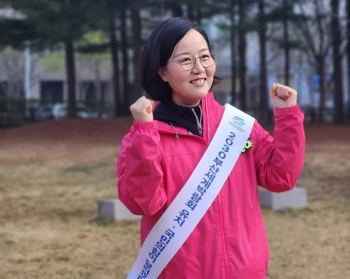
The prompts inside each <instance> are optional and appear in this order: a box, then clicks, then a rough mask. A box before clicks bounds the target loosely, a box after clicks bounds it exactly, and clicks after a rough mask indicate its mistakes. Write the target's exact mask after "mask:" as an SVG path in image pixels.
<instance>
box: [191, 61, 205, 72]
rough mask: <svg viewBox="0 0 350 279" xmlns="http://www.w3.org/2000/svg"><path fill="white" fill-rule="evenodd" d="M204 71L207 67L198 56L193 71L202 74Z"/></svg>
mask: <svg viewBox="0 0 350 279" xmlns="http://www.w3.org/2000/svg"><path fill="white" fill-rule="evenodd" d="M204 71H205V68H204V67H203V65H202V62H201V59H200V58H196V60H195V64H194V67H193V69H192V72H193V73H197V74H200V73H203V72H204Z"/></svg>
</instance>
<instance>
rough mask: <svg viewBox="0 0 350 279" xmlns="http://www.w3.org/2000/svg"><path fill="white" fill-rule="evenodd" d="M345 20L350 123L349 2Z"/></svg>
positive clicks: (349, 2)
mask: <svg viewBox="0 0 350 279" xmlns="http://www.w3.org/2000/svg"><path fill="white" fill-rule="evenodd" d="M346 18H347V22H346V23H347V28H346V31H347V38H348V40H347V46H346V52H347V58H348V61H347V62H348V63H347V64H348V65H347V66H348V111H347V113H348V122H350V0H346Z"/></svg>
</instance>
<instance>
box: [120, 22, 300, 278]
mask: <svg viewBox="0 0 350 279" xmlns="http://www.w3.org/2000/svg"><path fill="white" fill-rule="evenodd" d="M215 69H216V65H215V61H214V58H213V55H212V53H211V50H210V45H209V41H208V37H207V35H206V33H205V31H204V30H203V29H202V28H201V27H200V26H198V25H197V24H195V23H193V22H191V21H189V20H187V19H183V18H172V19H168V20H166V21H164V22H163V23H161V24H160V25H159V26H158V27H157V28H156V29H155V30H154V31H153V33H152V34H151V36H150V37H149V39H148V41H147V43H146V45H145V48H144V51H143V56H142V63H141V80H142V86H143V88H144V90H145V91H146V92H147V93H148V94H149V96H150V97H151V98H152V100H155V101H159V104H157V106H155V103H154V101H152V100H149V99H146V98H145V97H142V98H140V99H139V100H137V101H136V102H135V103H134V104H133V105H132V106H131V107H130V110H131V113H132V115H133V117H134V120H135V121H134V123H133V126H132V127H131V129H130V131H129V133H128V134H127V135H126V136H125V137H124V139H123V141H122V146H121V150H120V155H119V160H118V164H117V175H118V190H119V199H120V200H121V201H122V202H123V203H124V204H125V206H126V207H127V208H128V209H129V210H130V211H131V212H133V213H134V214H139V215H143V217H142V221H141V242H142V243H143V242H144V241H145V239H146V237H147V235H148V234H149V232H150V231H151V229H152V228H153V226H154V225H155V224H156V223H157V221H158V220H159V218H160V217H161V216H162V214H163V213H164V212H165V210H166V209H167V208H168V207H169V205H170V204H171V203H172V201H173V200H174V198H175V197H176V196H177V194H178V193H179V191H180V190H181V188H182V187H183V186H184V184H185V183H186V181H187V180H188V178H189V177H190V175H191V174H192V172H193V171H194V169H195V168H196V166H197V164H198V162H199V161H200V159H201V158H202V156H203V154H204V153H205V151H206V149H207V147H208V145H209V144H210V142H211V140H212V138H213V136H214V134H215V132H216V129H217V128H218V125H219V123H220V120H221V118H222V116H223V113H224V107H222V106H221V105H219V104H218V103H217V102H215V100H214V95H213V93H210V92H209V90H210V88H211V87H212V85H213V83H215V81H216V77H215ZM270 98H271V101H272V103H273V104H274V106H275V109H274V115H275V116H276V120H275V122H276V125H275V131H274V137H273V138H272V137H271V136H270V135H269V134H268V133H267V132H266V131H265V130H264V129H263V128H262V127H261V126H260V125H259V124H258V122H256V121H255V122H254V126H253V128H252V131H251V134H250V137H249V144H247V145H246V147H247V148H245V149H244V151H245V152H242V153H241V155H240V156H239V158H238V160H237V162H236V164H235V166H234V168H233V170H232V171H231V173H230V175H229V177H228V178H227V180H226V182H225V184H223V187H222V189H221V191H220V192H219V194H218V196H217V197H216V198H215V200H214V202H213V203H212V204H211V206H210V207H209V209H208V210H207V211H206V213H205V214H204V216H203V217H202V219H201V220H200V222H199V223H198V224H197V226H196V227H195V228H194V230H193V231H192V232H191V234H190V235H189V237H188V238H187V240H186V241H185V242H184V243H183V245H182V246H181V247H180V248H179V250H178V251H177V253H176V254H175V255H174V257H173V258H172V259H171V260H170V262H169V263H168V264H167V265H166V267H165V268H164V270H163V271H162V273H161V274H160V275H159V277H158V278H163V279H165V278H177V279H178V278H202V279H204V278H208V279H214V278H215V279H216V278H227V279H229V278H235V279H263V278H265V277H266V272H267V268H268V261H269V255H268V244H267V238H266V234H265V229H264V225H263V219H262V215H261V210H260V205H259V197H258V187H257V185H260V186H262V187H264V188H266V189H267V190H269V191H273V192H283V191H288V190H291V189H292V188H293V187H294V185H295V184H296V181H297V179H298V176H299V175H300V172H301V169H302V165H303V158H304V149H305V138H304V130H303V113H302V111H301V110H300V108H299V106H298V105H297V103H296V100H297V92H296V91H295V90H293V89H291V88H289V87H286V86H282V85H279V84H273V85H272V87H271V88H270ZM139 278H142V276H141V277H139ZM147 278H148V277H147Z"/></svg>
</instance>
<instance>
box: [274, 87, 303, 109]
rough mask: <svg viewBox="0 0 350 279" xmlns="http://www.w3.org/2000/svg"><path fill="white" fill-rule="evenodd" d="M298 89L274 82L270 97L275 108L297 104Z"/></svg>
mask: <svg viewBox="0 0 350 279" xmlns="http://www.w3.org/2000/svg"><path fill="white" fill-rule="evenodd" d="M297 95H298V93H297V91H296V90H294V89H292V88H290V87H288V86H285V85H282V84H279V83H274V84H273V85H272V86H271V88H270V98H271V101H272V103H273V105H274V106H275V108H287V107H292V106H295V105H296V104H297Z"/></svg>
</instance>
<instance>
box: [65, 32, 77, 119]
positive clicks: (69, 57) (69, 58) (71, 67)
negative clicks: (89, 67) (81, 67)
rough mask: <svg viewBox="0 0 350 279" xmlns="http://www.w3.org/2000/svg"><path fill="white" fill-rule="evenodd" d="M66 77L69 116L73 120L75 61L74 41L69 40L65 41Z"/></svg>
mask: <svg viewBox="0 0 350 279" xmlns="http://www.w3.org/2000/svg"><path fill="white" fill-rule="evenodd" d="M65 58H66V71H67V72H66V76H67V86H68V114H67V116H68V117H70V118H72V117H76V99H75V97H76V96H75V91H76V90H75V60H74V46H73V41H72V40H71V39H70V38H69V39H67V40H66V41H65Z"/></svg>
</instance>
